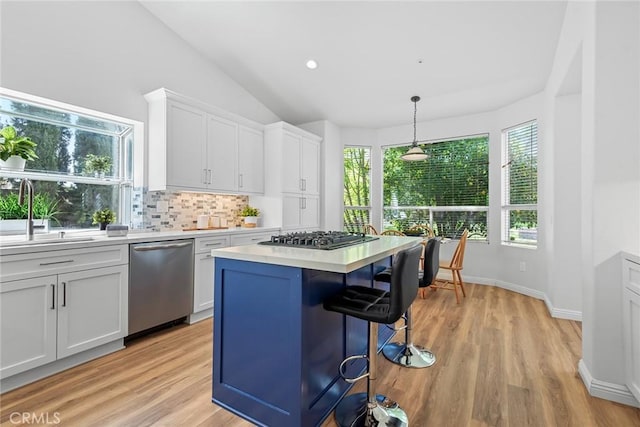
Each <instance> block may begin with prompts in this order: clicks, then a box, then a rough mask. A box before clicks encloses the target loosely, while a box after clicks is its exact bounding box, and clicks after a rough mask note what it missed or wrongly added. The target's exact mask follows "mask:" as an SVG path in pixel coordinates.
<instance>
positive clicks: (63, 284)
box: [62, 282, 67, 307]
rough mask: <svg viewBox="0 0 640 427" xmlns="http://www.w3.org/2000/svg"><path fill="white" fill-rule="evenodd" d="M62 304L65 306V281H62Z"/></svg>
mask: <svg viewBox="0 0 640 427" xmlns="http://www.w3.org/2000/svg"><path fill="white" fill-rule="evenodd" d="M62 306H63V307H66V306H67V282H62Z"/></svg>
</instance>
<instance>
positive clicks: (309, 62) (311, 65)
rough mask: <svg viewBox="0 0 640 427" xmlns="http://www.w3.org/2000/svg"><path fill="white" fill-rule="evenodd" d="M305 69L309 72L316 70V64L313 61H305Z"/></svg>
mask: <svg viewBox="0 0 640 427" xmlns="http://www.w3.org/2000/svg"><path fill="white" fill-rule="evenodd" d="M307 68H308V69H310V70H315V69H316V68H318V63H317V62H316V61H314V60H313V59H310V60H308V61H307Z"/></svg>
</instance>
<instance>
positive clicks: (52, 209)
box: [0, 89, 142, 228]
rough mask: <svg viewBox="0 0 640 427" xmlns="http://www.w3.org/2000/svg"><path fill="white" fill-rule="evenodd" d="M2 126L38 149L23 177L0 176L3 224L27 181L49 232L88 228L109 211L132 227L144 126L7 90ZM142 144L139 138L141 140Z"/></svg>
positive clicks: (1, 99) (1, 104) (1, 95)
mask: <svg viewBox="0 0 640 427" xmlns="http://www.w3.org/2000/svg"><path fill="white" fill-rule="evenodd" d="M0 126H2V127H4V126H13V127H14V128H15V129H16V130H17V132H18V135H20V136H26V137H29V138H30V139H31V140H32V141H34V142H35V143H37V146H36V148H35V151H36V154H37V156H38V158H37V159H35V160H30V161H27V164H26V167H25V170H24V171H18V170H8V169H2V170H0V208H1V209H0V210H4V212H0V218H3V219H7V218H8V217H11V216H15V214H9V213H8V212H7V208H6V207H7V205H9V204H11V203H12V200H13V199H14V198H15V197H16V196H15V195H16V194H17V192H18V187H19V183H20V180H21V179H22V178H29V179H30V180H31V181H32V182H33V185H34V189H35V195H36V197H38V198H39V203H41V204H43V205H44V206H45V208H44V209H45V211H48V213H49V216H50V221H49V226H51V227H62V228H89V227H93V225H92V215H93V212H95V211H96V210H99V209H105V208H109V209H112V210H113V211H115V212H116V216H117V222H119V223H125V224H128V223H130V220H131V218H130V217H131V196H132V186H133V150H134V139H135V138H140V135H139V133H140V132H141V126H142V125H141V123H139V122H135V121H131V120H127V119H121V118H118V117H114V116H111V115H108V114H103V113H98V112H94V111H89V110H85V109H82V108H79V107H74V106H71V105H67V104H62V103H58V102H55V101H49V100H46V99H43V98H37V97H33V96H30V95H25V94H20V93H18V92H14V91H9V90H6V89H3V90H2V91H1V92H0ZM140 139H141V138H140Z"/></svg>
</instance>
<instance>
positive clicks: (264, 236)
mask: <svg viewBox="0 0 640 427" xmlns="http://www.w3.org/2000/svg"><path fill="white" fill-rule="evenodd" d="M265 240H271V233H259V234H253V233H252V234H245V235H241V236H231V246H242V245H252V244H254V243H258V242H264V241H265Z"/></svg>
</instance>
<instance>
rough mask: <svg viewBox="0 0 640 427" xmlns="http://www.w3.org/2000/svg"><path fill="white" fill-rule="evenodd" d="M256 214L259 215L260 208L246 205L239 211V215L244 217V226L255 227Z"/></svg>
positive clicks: (256, 222) (256, 223)
mask: <svg viewBox="0 0 640 427" xmlns="http://www.w3.org/2000/svg"><path fill="white" fill-rule="evenodd" d="M258 215H260V210H258V209H257V208H253V207H251V206H248V205H247V206H245V207H244V208H242V210H241V211H240V216H242V217H244V226H245V227H257V226H258Z"/></svg>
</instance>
